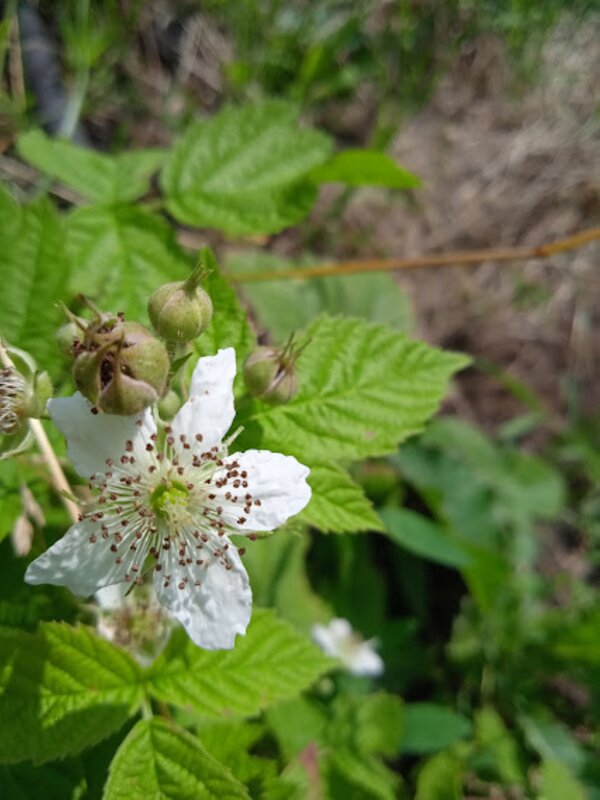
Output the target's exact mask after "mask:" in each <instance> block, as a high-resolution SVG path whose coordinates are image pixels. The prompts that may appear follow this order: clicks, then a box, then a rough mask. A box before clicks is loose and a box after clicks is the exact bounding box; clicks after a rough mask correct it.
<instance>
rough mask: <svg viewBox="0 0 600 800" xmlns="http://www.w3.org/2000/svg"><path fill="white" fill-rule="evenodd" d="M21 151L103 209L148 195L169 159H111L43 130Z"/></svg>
mask: <svg viewBox="0 0 600 800" xmlns="http://www.w3.org/2000/svg"><path fill="white" fill-rule="evenodd" d="M17 150H18V151H19V155H20V156H21V158H24V159H25V161H28V162H29V163H30V164H33V166H34V167H37V169H39V170H41V171H42V172H45V173H46V174H47V175H50V177H51V178H56V180H58V181H61V183H64V184H66V185H67V186H71V187H72V188H73V189H75V190H76V191H77V192H78V193H79V194H81V195H82V196H83V197H85V198H86V199H87V200H91V201H92V202H94V203H97V204H99V205H112V204H116V203H127V202H131V201H132V200H137V198H138V197H141V196H142V195H144V194H146V192H147V191H148V189H149V188H150V177H151V176H152V174H153V173H155V172H157V171H158V169H159V167H160V166H161V164H162V163H163V161H164V160H165V157H166V152H165V151H163V150H150V149H149V150H137V151H136V150H134V151H132V152H130V153H121V154H119V155H116V156H109V155H105V154H104V153H98V152H96V151H94V150H89V149H87V148H85V147H78V146H77V145H75V144H73V143H72V142H69V141H67V140H65V139H52V138H51V137H50V136H47V135H46V134H45V133H44V132H43V131H41V130H31V131H27V133H24V134H23V135H22V136H20V137H19V139H18V141H17Z"/></svg>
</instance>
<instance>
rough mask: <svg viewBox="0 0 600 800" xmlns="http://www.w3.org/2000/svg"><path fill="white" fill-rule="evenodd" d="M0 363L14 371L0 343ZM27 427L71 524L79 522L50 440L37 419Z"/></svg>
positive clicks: (77, 510)
mask: <svg viewBox="0 0 600 800" xmlns="http://www.w3.org/2000/svg"><path fill="white" fill-rule="evenodd" d="M0 361H1V362H2V364H3V365H4V366H5V367H10V368H11V369H15V365H14V364H13V362H12V360H11V358H10V356H9V355H8V353H7V352H6V350H5V349H4V346H3V345H2V343H0ZM29 425H30V427H31V432H32V433H33V435H34V437H35V440H36V442H37V444H38V447H39V449H40V452H41V454H42V457H43V459H44V461H45V462H46V466H47V467H48V471H49V472H50V479H51V481H52V485H53V486H54V488H55V489H56V491H57V492H58V494H59V496H60V499H61V500H62V503H63V505H64V507H65V508H66V510H67V512H68V514H69V516H70V517H71V519H72V520H73V522H78V521H79V507H78V505H77V503H75V502H74V501H73V500H71V496H72V495H73V490H72V489H71V487H70V486H69V482H68V480H67V479H66V477H65V473H64V472H63V471H62V467H61V466H60V464H59V461H58V458H57V457H56V453H55V452H54V450H53V449H52V445H51V444H50V440H49V439H48V437H47V435H46V431H45V430H44V427H43V425H42V423H41V422H40V420H39V419H30V420H29Z"/></svg>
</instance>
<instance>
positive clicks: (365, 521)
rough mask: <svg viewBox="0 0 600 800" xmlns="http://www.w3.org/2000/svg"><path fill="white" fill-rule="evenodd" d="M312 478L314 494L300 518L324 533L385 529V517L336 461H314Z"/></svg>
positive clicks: (309, 480)
mask: <svg viewBox="0 0 600 800" xmlns="http://www.w3.org/2000/svg"><path fill="white" fill-rule="evenodd" d="M308 482H309V484H310V485H311V487H312V490H313V495H312V498H311V501H310V503H309V504H308V506H307V507H306V508H305V509H304V511H303V512H302V513H301V514H300V519H301V520H303V521H304V522H307V523H308V524H309V525H312V526H313V527H315V528H318V529H319V530H321V531H323V533H330V532H335V533H355V532H356V531H381V530H383V527H382V524H381V520H380V519H379V517H378V516H377V514H376V513H375V511H374V509H373V506H372V505H371V503H370V501H369V500H368V499H367V497H366V496H365V494H364V492H363V490H362V488H361V487H360V486H359V485H358V484H357V483H355V482H354V481H353V480H352V478H351V477H350V475H348V473H347V472H346V471H345V470H344V469H342V468H341V467H339V466H337V465H336V464H313V465H312V466H311V469H310V475H309V477H308Z"/></svg>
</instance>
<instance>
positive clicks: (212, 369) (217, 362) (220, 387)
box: [171, 347, 236, 450]
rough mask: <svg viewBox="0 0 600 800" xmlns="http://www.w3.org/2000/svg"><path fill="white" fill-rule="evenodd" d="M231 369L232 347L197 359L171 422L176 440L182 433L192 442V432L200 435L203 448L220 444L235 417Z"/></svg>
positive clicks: (232, 364) (233, 374) (234, 368)
mask: <svg viewBox="0 0 600 800" xmlns="http://www.w3.org/2000/svg"><path fill="white" fill-rule="evenodd" d="M235 371H236V367H235V350H234V349H233V348H232V347H228V348H226V349H225V350H219V352H218V353H217V355H216V356H207V357H205V358H201V359H199V361H198V363H197V364H196V368H195V369H194V374H193V375H192V383H191V386H190V398H189V400H188V401H187V402H185V403H184V404H183V406H182V407H181V408H180V409H179V411H178V412H177V414H176V416H175V418H174V419H173V422H172V424H171V427H172V428H173V432H174V434H175V438H176V439H177V438H179V436H181V435H182V434H183V435H184V436H186V437H187V438H188V440H189V441H190V442H193V440H194V437H195V436H196V434H201V435H202V449H204V450H207V449H210V448H211V447H214V446H215V445H220V444H221V441H222V440H223V437H224V436H225V434H226V433H227V431H228V430H229V428H230V427H231V423H232V422H233V418H234V416H235V409H234V407H233V379H234V378H235Z"/></svg>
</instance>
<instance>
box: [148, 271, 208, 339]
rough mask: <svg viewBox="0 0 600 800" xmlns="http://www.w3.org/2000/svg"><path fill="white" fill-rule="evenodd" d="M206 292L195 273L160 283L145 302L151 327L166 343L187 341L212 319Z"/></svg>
mask: <svg viewBox="0 0 600 800" xmlns="http://www.w3.org/2000/svg"><path fill="white" fill-rule="evenodd" d="M212 313H213V307H212V301H211V299H210V297H209V295H208V294H207V293H206V292H205V291H204V289H202V288H201V287H200V286H198V285H197V276H196V273H195V272H194V273H192V275H190V277H189V278H188V280H187V281H175V282H174V283H166V284H165V285H164V286H160V287H159V288H158V289H157V290H156V291H155V292H154V293H153V294H152V295H151V297H150V300H149V301H148V316H149V317H150V322H151V323H152V326H153V328H154V330H155V331H156V332H157V333H158V334H159V336H162V337H163V339H166V341H167V342H175V343H179V344H183V343H185V342H190V341H191V340H192V339H195V338H196V337H197V336H200V334H201V333H202V332H203V331H205V330H206V329H207V327H208V325H209V324H210V321H211V319H212Z"/></svg>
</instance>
